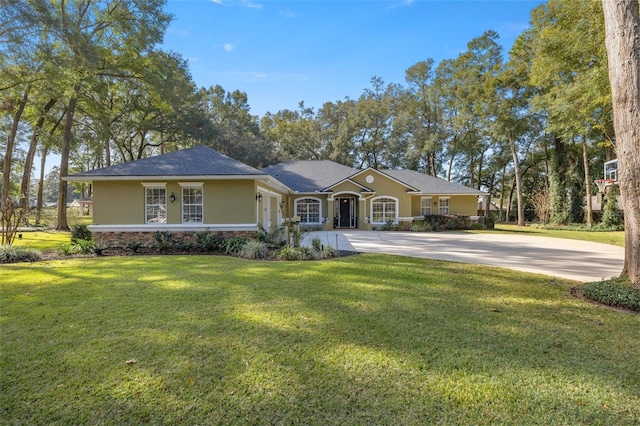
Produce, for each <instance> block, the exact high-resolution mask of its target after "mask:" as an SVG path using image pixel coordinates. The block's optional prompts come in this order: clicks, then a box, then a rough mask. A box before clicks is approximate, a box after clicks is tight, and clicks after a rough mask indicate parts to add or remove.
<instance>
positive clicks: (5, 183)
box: [0, 86, 30, 245]
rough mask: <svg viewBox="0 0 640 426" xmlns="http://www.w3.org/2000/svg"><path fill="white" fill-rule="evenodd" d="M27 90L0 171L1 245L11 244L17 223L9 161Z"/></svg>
mask: <svg viewBox="0 0 640 426" xmlns="http://www.w3.org/2000/svg"><path fill="white" fill-rule="evenodd" d="M29 89H30V87H29V86H27V88H26V89H25V91H24V94H23V96H22V99H21V100H20V103H19V104H18V109H17V110H16V111H15V113H14V115H13V123H12V125H11V130H10V131H9V136H8V137H7V152H6V153H5V156H4V168H3V170H2V193H1V194H0V212H1V213H0V217H1V223H0V225H2V226H1V228H2V229H1V230H0V234H2V238H0V243H1V244H3V245H4V244H11V243H12V242H13V238H14V235H15V232H14V231H15V229H16V227H17V225H18V223H19V221H18V222H15V221H14V217H15V216H14V215H15V214H16V212H15V208H14V205H13V201H12V200H11V199H10V197H9V185H10V180H11V160H12V158H13V148H14V146H15V142H16V135H17V133H18V125H19V124H20V117H22V113H23V112H24V107H25V105H26V104H27V100H28V99H29ZM14 225H15V226H14Z"/></svg>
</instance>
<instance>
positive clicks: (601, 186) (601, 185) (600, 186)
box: [594, 179, 616, 194]
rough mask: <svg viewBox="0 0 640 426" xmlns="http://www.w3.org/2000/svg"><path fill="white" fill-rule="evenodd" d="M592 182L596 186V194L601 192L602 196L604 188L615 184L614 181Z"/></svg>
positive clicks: (597, 180) (599, 180) (600, 180)
mask: <svg viewBox="0 0 640 426" xmlns="http://www.w3.org/2000/svg"><path fill="white" fill-rule="evenodd" d="M594 182H595V183H596V185H597V186H598V192H601V193H603V194H604V190H605V188H606V187H607V186H611V185H613V184H615V182H616V181H615V180H613V179H596V180H595V181H594Z"/></svg>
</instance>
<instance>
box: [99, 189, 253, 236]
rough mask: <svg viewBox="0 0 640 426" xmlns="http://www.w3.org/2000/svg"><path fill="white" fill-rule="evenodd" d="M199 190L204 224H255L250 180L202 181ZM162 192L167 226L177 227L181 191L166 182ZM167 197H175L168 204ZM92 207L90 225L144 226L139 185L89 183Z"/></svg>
mask: <svg viewBox="0 0 640 426" xmlns="http://www.w3.org/2000/svg"><path fill="white" fill-rule="evenodd" d="M188 182H189V181H185V180H181V181H180V183H183V184H184V183H188ZM200 182H201V181H200ZM202 189H203V222H204V224H250V223H256V213H257V208H256V199H255V194H256V184H255V182H254V181H253V180H249V179H245V180H218V181H205V182H203V186H202ZM166 191H167V224H169V225H172V224H180V223H181V222H182V213H181V202H180V200H181V194H182V190H181V186H180V184H179V182H178V181H167V182H166ZM171 193H174V194H175V196H176V201H175V202H173V203H171V202H170V201H169V196H170V195H171ZM93 203H94V216H93V223H94V225H136V224H144V223H145V187H144V186H143V185H142V183H141V182H140V181H110V182H106V181H96V182H94V183H93Z"/></svg>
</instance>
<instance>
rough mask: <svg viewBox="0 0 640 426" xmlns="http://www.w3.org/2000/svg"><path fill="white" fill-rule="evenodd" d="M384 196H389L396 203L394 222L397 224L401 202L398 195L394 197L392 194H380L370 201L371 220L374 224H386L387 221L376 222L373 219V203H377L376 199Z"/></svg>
mask: <svg viewBox="0 0 640 426" xmlns="http://www.w3.org/2000/svg"><path fill="white" fill-rule="evenodd" d="M382 198H387V199H389V200H393V201H394V202H395V203H396V208H395V212H394V217H393V223H394V224H397V223H398V216H399V211H400V203H399V201H398V199H397V198H396V197H392V196H390V195H380V196H378V197H375V198H372V199H371V202H370V203H369V217H370V220H371V224H372V225H385V224H386V222H374V221H373V203H375V202H376V201H378V200H380V199H382Z"/></svg>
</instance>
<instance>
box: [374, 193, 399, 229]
mask: <svg viewBox="0 0 640 426" xmlns="http://www.w3.org/2000/svg"><path fill="white" fill-rule="evenodd" d="M371 210H372V214H371V221H372V222H373V223H387V222H389V221H391V222H394V221H395V220H396V202H395V200H392V199H390V198H380V199H378V200H376V201H374V202H373V203H372V205H371Z"/></svg>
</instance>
